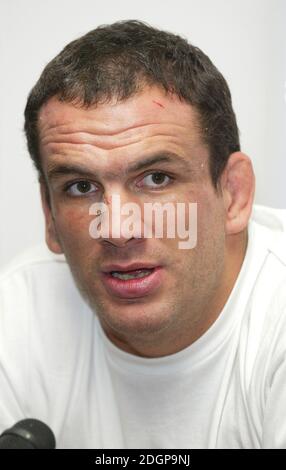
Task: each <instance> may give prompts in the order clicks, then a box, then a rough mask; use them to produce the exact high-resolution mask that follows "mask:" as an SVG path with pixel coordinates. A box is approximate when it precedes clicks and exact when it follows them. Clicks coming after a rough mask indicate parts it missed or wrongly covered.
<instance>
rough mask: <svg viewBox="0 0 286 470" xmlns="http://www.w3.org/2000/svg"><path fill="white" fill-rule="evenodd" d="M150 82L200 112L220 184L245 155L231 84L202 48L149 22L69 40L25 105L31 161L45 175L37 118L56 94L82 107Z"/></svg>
mask: <svg viewBox="0 0 286 470" xmlns="http://www.w3.org/2000/svg"><path fill="white" fill-rule="evenodd" d="M144 85H157V86H160V87H162V88H163V89H165V90H166V91H167V92H170V93H174V94H175V95H177V96H178V97H179V98H180V99H181V100H184V101H185V102H188V103H189V104H190V105H192V106H193V107H194V108H195V109H196V110H197V112H198V118H199V123H198V124H199V128H200V131H201V135H202V138H203V141H204V143H206V144H207V146H208V149H209V154H210V159H209V169H210V175H211V179H212V182H213V185H214V186H215V187H217V184H218V180H219V177H220V175H221V173H222V172H223V169H224V167H225V165H226V162H227V160H228V157H229V155H230V154H231V153H233V152H235V151H238V150H240V144H239V131H238V127H237V123H236V118H235V114H234V111H233V108H232V102H231V94H230V91H229V88H228V85H227V82H226V80H225V79H224V77H223V76H222V74H221V73H220V72H219V71H218V70H217V68H216V67H215V66H214V65H213V63H212V62H211V61H210V59H209V58H208V56H206V55H205V54H204V53H203V52H202V51H201V50H200V49H199V48H198V47H195V46H194V45H192V44H190V43H189V42H188V41H187V40H186V39H184V38H183V37H181V36H178V35H175V34H173V33H170V32H166V31H161V30H159V29H156V28H154V27H152V26H150V25H148V24H146V23H144V22H142V21H137V20H125V21H118V22H115V23H113V24H110V25H101V26H99V27H97V28H96V29H94V30H92V31H90V32H89V33H87V34H85V35H84V36H82V37H80V38H78V39H76V40H74V41H72V42H70V43H69V44H68V45H67V46H66V47H65V48H64V49H63V50H62V51H61V52H60V53H59V54H58V55H57V56H56V57H55V58H54V59H53V60H51V62H49V63H48V64H47V66H46V67H45V68H44V70H43V72H42V74H41V76H40V78H39V80H38V81H37V83H36V85H35V86H34V87H33V89H32V90H31V92H30V94H29V97H28V100H27V105H26V108H25V125H24V130H25V133H26V137H27V144H28V149H29V152H30V155H31V158H32V160H33V162H34V165H35V167H36V169H37V170H38V172H39V174H40V176H42V175H43V173H42V166H41V158H40V153H39V145H38V129H37V120H38V113H39V110H40V108H41V106H42V105H43V104H44V103H46V102H47V101H48V100H49V99H50V98H51V97H53V96H57V98H58V99H59V100H60V101H66V102H75V103H79V104H81V105H82V106H83V107H89V106H91V105H95V104H99V103H103V102H108V101H109V100H110V99H112V98H114V97H115V98H116V99H117V100H118V101H120V100H126V99H127V98H129V97H131V96H133V95H135V94H136V93H137V92H138V91H140V90H141V89H142V87H144Z"/></svg>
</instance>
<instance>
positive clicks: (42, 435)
mask: <svg viewBox="0 0 286 470" xmlns="http://www.w3.org/2000/svg"><path fill="white" fill-rule="evenodd" d="M55 447H56V440H55V436H54V434H53V432H52V430H51V429H50V428H49V427H48V426H47V425H46V424H45V423H43V422H42V421H39V420H38V419H30V418H29V419H23V420H21V421H19V422H18V423H16V424H15V425H14V426H12V428H10V429H7V430H6V431H4V432H3V434H1V436H0V449H55Z"/></svg>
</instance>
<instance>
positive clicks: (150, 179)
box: [139, 171, 171, 188]
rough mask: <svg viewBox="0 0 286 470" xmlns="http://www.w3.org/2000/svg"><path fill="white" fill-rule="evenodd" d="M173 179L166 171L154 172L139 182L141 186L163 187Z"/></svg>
mask: <svg viewBox="0 0 286 470" xmlns="http://www.w3.org/2000/svg"><path fill="white" fill-rule="evenodd" d="M166 178H168V179H167V180H166ZM170 181H171V178H170V176H168V175H166V174H165V173H160V172H158V171H157V172H154V173H150V174H149V175H146V176H144V178H142V180H141V181H140V183H139V186H149V187H152V188H163V187H165V186H166V185H167V184H169V182H170Z"/></svg>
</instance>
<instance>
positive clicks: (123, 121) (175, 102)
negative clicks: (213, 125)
mask: <svg viewBox="0 0 286 470" xmlns="http://www.w3.org/2000/svg"><path fill="white" fill-rule="evenodd" d="M148 124H166V125H168V124H173V125H175V126H179V127H180V128H181V129H183V128H186V129H188V130H189V131H192V137H193V138H194V134H196V135H198V134H199V124H198V114H197V112H196V110H195V109H194V108H193V107H192V106H191V105H190V104H188V103H186V102H183V101H181V100H180V99H179V98H178V97H177V96H176V95H170V94H167V93H166V92H165V91H163V90H161V89H160V88H157V87H148V88H145V89H143V91H141V92H140V93H138V94H136V95H134V96H132V97H130V98H128V99H126V100H125V101H119V102H117V101H116V99H113V100H111V101H109V102H108V103H104V104H97V105H93V106H90V107H89V108H83V107H82V106H81V105H80V104H78V105H77V104H74V103H67V102H60V101H59V100H58V99H57V98H56V97H53V98H51V99H50V100H49V101H48V102H47V103H45V104H44V105H43V107H42V108H41V110H40V112H39V120H38V125H39V133H40V137H41V136H42V135H44V134H45V132H46V131H49V130H50V129H53V128H58V129H60V130H64V126H68V128H69V130H73V129H74V130H75V131H76V128H77V127H78V129H79V130H80V128H82V129H83V130H84V131H89V129H90V128H92V129H95V130H96V131H98V132H99V133H101V134H106V135H108V134H117V133H121V132H124V131H126V130H128V129H136V128H140V127H141V126H146V125H148ZM62 126H63V127H62Z"/></svg>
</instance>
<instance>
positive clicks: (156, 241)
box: [39, 87, 227, 355]
mask: <svg viewBox="0 0 286 470" xmlns="http://www.w3.org/2000/svg"><path fill="white" fill-rule="evenodd" d="M39 131H40V151H41V156H42V166H43V171H44V173H45V176H46V179H47V181H48V186H49V191H50V196H51V209H50V208H49V207H48V205H47V202H46V200H45V197H44V191H43V188H42V197H43V205H44V210H45V216H46V225H47V242H48V245H49V246H50V248H51V249H52V250H53V251H56V252H60V251H61V250H62V251H63V252H64V254H65V256H66V259H67V262H68V264H69V266H70V268H71V271H72V274H73V276H74V279H75V281H76V283H77V285H78V288H79V289H80V291H81V292H82V294H83V296H84V297H85V298H86V300H87V301H88V302H89V304H90V305H91V307H92V308H93V309H94V310H96V313H97V315H98V317H99V319H100V321H101V323H102V326H103V327H104V329H105V331H106V333H107V334H108V336H109V337H110V339H112V340H113V341H114V342H115V343H117V344H118V345H120V346H121V347H122V348H123V349H126V350H128V351H133V350H134V351H135V350H136V351H138V353H139V354H140V352H139V351H141V352H142V353H143V352H144V351H148V352H149V351H150V355H152V354H154V355H160V354H163V355H164V351H165V354H166V353H167V352H172V351H176V350H177V349H178V348H180V346H179V345H182V346H183V344H186V345H187V344H189V343H190V339H191V338H193V339H194V338H196V337H198V335H200V334H202V332H203V331H205V330H206V329H207V327H208V326H209V325H210V324H211V323H212V322H213V321H214V319H215V317H216V316H217V306H218V305H219V301H220V299H222V298H223V297H224V294H225V290H226V284H227V280H226V271H227V270H226V257H225V215H224V205H223V201H222V198H221V196H220V195H219V194H218V193H217V192H216V191H215V189H214V188H213V186H212V183H211V179H210V174H209V167H208V154H209V153H208V149H207V148H206V146H205V145H204V144H203V143H202V140H201V137H200V133H199V129H198V119H197V116H196V114H195V112H194V110H193V109H192V107H191V106H190V105H188V104H186V103H184V102H181V101H180V100H179V99H178V98H177V97H174V96H170V95H166V94H165V93H164V92H163V91H161V90H160V89H159V88H157V87H152V88H149V89H144V91H143V92H141V93H140V94H137V95H136V96H134V97H132V98H130V99H128V100H126V101H124V102H119V103H116V102H115V101H114V102H111V103H107V104H101V105H98V106H96V107H91V108H89V109H83V108H80V107H79V106H78V107H76V106H74V105H72V104H69V103H63V102H59V101H58V100H57V99H56V98H52V99H50V100H49V101H48V102H47V104H46V105H44V106H43V108H42V109H41V112H40V116H39ZM159 154H160V155H161V156H162V155H163V156H164V155H168V156H171V157H172V158H171V160H170V161H166V160H163V159H161V161H158V162H157V163H155V162H153V164H149V165H148V166H146V167H144V168H140V169H137V170H133V171H130V168H131V166H134V164H135V163H139V162H142V161H143V160H145V159H147V158H149V157H153V156H156V155H157V156H158V155H159ZM61 165H64V166H77V167H80V168H81V170H82V171H81V172H79V171H75V172H73V173H70V172H68V173H66V172H65V170H61V171H56V170H57V169H58V167H59V166H61ZM52 173H53V174H52ZM154 174H155V176H154ZM158 174H159V175H158ZM114 194H117V195H119V196H120V200H121V204H125V203H129V202H132V203H136V204H137V205H138V206H139V207H140V208H141V209H142V214H143V206H144V203H147V202H149V203H150V202H152V203H154V202H158V203H162V204H165V203H167V202H171V203H174V204H176V203H177V202H181V203H185V204H186V212H187V211H188V204H189V203H197V244H196V246H195V247H194V248H192V249H180V248H179V244H178V242H179V241H180V239H179V237H178V236H176V237H175V238H168V237H167V236H164V237H163V238H156V237H152V238H144V237H141V238H135V237H131V238H129V239H128V238H125V237H124V236H121V237H120V238H112V234H111V233H110V234H109V236H106V237H104V238H100V239H94V238H92V237H91V236H90V233H89V227H90V223H91V221H92V220H93V219H94V218H95V216H94V215H90V214H89V208H90V206H91V205H92V204H93V203H95V202H105V203H106V204H107V205H108V206H110V209H111V205H110V202H111V196H112V195H114ZM124 218H125V219H126V215H125V216H122V220H123V219H124ZM143 225H144V221H142V226H143ZM135 262H139V263H142V265H144V264H146V265H150V264H151V265H152V266H157V267H159V268H158V269H157V271H158V272H159V275H157V277H156V279H155V281H152V282H153V284H152V283H151V288H150V289H147V290H146V289H145V290H144V289H143V290H142V292H141V291H136V289H135V294H132V293H131V295H128V292H127V291H128V289H127V291H126V292H127V294H126V292H125V291H124V288H123V290H120V288H119V290H118V289H117V290H116V289H115V290H114V289H112V288H110V282H109V281H106V278H105V276H106V273H103V271H106V267H108V265H110V264H119V265H124V266H126V265H128V264H131V263H135ZM109 275H111V274H109ZM117 281H118V279H117V280H115V282H117ZM139 281H140V279H139ZM118 282H119V281H118ZM120 282H127V281H124V280H122V281H120ZM132 282H133V281H132ZM124 292H125V293H124ZM140 292H141V293H140ZM129 294H130V292H129ZM147 345H148V347H147ZM141 346H142V347H141ZM140 348H141V349H140Z"/></svg>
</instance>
